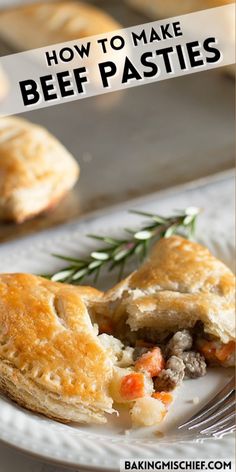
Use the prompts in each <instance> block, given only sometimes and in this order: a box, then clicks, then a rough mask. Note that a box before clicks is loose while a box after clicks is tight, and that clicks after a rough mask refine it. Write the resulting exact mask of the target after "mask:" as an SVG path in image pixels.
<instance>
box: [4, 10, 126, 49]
mask: <svg viewBox="0 0 236 472" xmlns="http://www.w3.org/2000/svg"><path fill="white" fill-rule="evenodd" d="M119 28H120V24H119V23H118V22H116V21H115V20H114V19H113V18H112V17H111V16H110V15H108V14H107V13H105V12H104V11H102V10H100V9H99V8H96V7H94V6H92V5H88V4H85V3H82V2H77V1H61V2H60V1H54V2H39V3H34V4H31V5H24V6H19V7H16V8H11V9H7V10H4V11H2V12H1V13H0V36H1V37H2V38H3V39H4V40H5V41H7V42H8V43H9V44H11V45H12V46H13V47H14V48H17V49H22V50H25V49H34V48H40V47H43V46H47V45H49V44H56V43H61V42H64V41H71V40H75V39H79V38H83V37H85V36H92V35H96V34H103V33H107V32H108V31H113V30H116V29H119Z"/></svg>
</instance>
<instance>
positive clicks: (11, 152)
mask: <svg viewBox="0 0 236 472" xmlns="http://www.w3.org/2000/svg"><path fill="white" fill-rule="evenodd" d="M78 175H79V166H78V164H77V162H76V161H75V159H74V158H73V156H72V155H71V154H70V153H69V152H68V151H67V150H66V148H65V147H64V146H63V145H62V144H61V143H60V142H59V141H58V140H57V139H56V138H54V137H53V136H52V135H51V134H50V133H49V132H48V131H46V129H44V128H42V127H40V126H37V125H35V124H32V123H29V122H28V121H25V120H22V119H20V118H0V219H4V220H12V221H16V222H19V223H20V222H22V221H24V220H25V219H27V218H30V217H32V216H34V215H37V214H38V213H40V212H42V211H44V210H47V209H49V208H52V207H53V206H55V205H56V204H57V202H58V201H59V200H60V199H61V198H62V197H63V196H64V195H65V194H66V193H67V192H68V191H69V190H70V189H71V188H72V187H73V185H74V184H75V182H76V181H77V179H78Z"/></svg>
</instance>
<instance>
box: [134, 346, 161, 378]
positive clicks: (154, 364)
mask: <svg viewBox="0 0 236 472" xmlns="http://www.w3.org/2000/svg"><path fill="white" fill-rule="evenodd" d="M135 369H137V370H142V371H144V372H146V373H148V374H149V375H150V376H151V377H156V376H157V375H159V374H160V372H161V371H162V369H164V358H163V356H162V353H161V350H160V348H159V347H154V349H152V350H151V351H148V352H146V353H145V354H143V355H142V356H141V357H140V358H139V359H138V360H137V361H136V362H135Z"/></svg>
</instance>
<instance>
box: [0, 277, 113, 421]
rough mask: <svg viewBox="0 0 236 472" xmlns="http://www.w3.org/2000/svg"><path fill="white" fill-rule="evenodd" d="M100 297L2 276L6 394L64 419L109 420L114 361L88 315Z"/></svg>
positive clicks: (0, 377)
mask: <svg viewBox="0 0 236 472" xmlns="http://www.w3.org/2000/svg"><path fill="white" fill-rule="evenodd" d="M99 297H101V294H100V292H98V291H97V290H95V289H92V288H86V287H85V288H84V287H80V288H76V287H71V286H68V285H62V284H59V283H55V282H50V281H48V280H46V279H43V278H41V277H37V276H34V275H28V274H9V275H1V276H0V388H1V390H2V391H4V392H5V393H6V394H8V395H9V396H10V397H11V398H12V399H14V400H15V401H17V402H18V403H19V404H20V405H22V406H25V407H27V408H28V409H30V410H34V411H37V412H38V413H43V414H45V415H46V416H48V417H51V418H55V419H57V420H60V421H64V422H67V421H76V422H77V421H78V422H86V423H90V422H105V421H106V419H105V416H104V413H105V412H111V411H112V400H111V398H110V396H109V395H108V384H109V381H110V378H111V375H112V363H111V361H110V360H109V357H108V356H107V353H106V351H105V349H104V348H103V347H102V344H101V343H100V342H99V339H98V337H97V335H96V332H95V329H94V327H93V326H92V323H91V320H90V317H89V313H88V310H89V306H90V304H91V303H92V301H93V300H95V299H98V298H99Z"/></svg>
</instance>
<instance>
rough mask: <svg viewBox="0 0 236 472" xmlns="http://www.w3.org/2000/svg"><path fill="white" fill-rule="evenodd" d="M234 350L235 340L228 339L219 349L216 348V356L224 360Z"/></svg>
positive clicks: (221, 360)
mask: <svg viewBox="0 0 236 472" xmlns="http://www.w3.org/2000/svg"><path fill="white" fill-rule="evenodd" d="M234 351H235V342H234V341H230V342H228V343H227V344H223V346H222V347H221V349H218V350H216V353H215V355H216V357H217V359H218V360H219V361H220V362H225V361H227V360H228V359H229V357H230V356H231V354H233V352H234Z"/></svg>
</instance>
